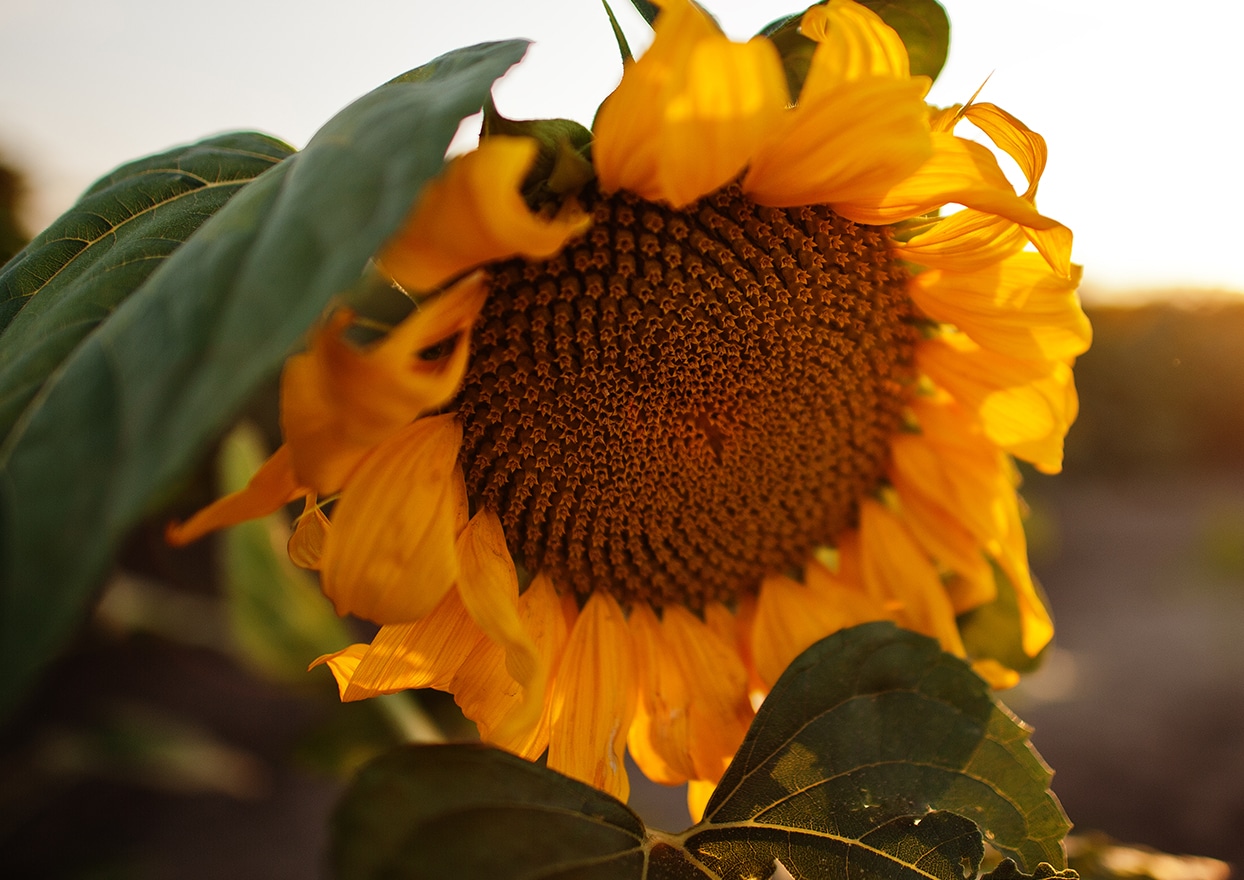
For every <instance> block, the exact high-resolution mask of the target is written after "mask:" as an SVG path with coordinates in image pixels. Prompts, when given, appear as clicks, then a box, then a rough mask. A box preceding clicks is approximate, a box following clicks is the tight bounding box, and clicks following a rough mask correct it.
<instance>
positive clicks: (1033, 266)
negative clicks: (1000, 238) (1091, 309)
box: [909, 251, 1093, 360]
mask: <svg viewBox="0 0 1244 880" xmlns="http://www.w3.org/2000/svg"><path fill="white" fill-rule="evenodd" d="M1074 268H1075V271H1074V272H1073V273H1072V274H1071V275H1070V276H1067V277H1062V276H1059V275H1057V274H1055V273H1054V272H1053V271H1052V270H1051V269H1050V267H1049V266H1048V265H1046V262H1045V260H1044V259H1042V257H1041V256H1040V255H1038V254H1034V253H1029V252H1026V251H1025V252H1020V253H1017V254H1013V255H1011V256H1010V257H1008V258H1006V259H1005V260H1002V261H1001V262H998V263H995V264H994V265H993V266H990V267H987V268H981V269H977V270H976V271H974V272H949V271H932V272H925V273H923V274H921V275H918V276H916V277H915V278H914V279H913V280H912V284H911V285H910V287H909V292H910V295H911V298H912V300H913V301H914V302H915V303H916V305H918V306H920V308H921V309H923V310H924V311H925V312H926V313H927V314H928V315H929V317H931V318H933V319H934V320H937V321H941V322H944V323H947V324H953V325H955V326H956V327H958V328H959V329H960V330H962V331H963V332H964V333H966V334H967V335H968V336H970V337H971V338H972V339H973V340H974V341H975V342H976V343H977V344H978V345H980V346H981V347H983V348H987V349H990V350H992V351H996V352H1001V353H1003V354H1006V355H1010V356H1012V357H1017V358H1028V359H1031V360H1067V359H1069V358H1073V357H1075V356H1076V355H1079V354H1082V353H1083V352H1085V351H1086V350H1087V349H1088V347H1089V343H1090V342H1091V341H1092V337H1093V331H1092V327H1091V325H1090V324H1089V320H1088V318H1087V317H1086V316H1085V314H1084V310H1083V309H1081V308H1080V299H1079V297H1078V296H1077V295H1076V288H1077V287H1079V284H1080V267H1079V266H1076V267H1074Z"/></svg>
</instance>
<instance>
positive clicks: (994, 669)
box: [972, 657, 1019, 691]
mask: <svg viewBox="0 0 1244 880" xmlns="http://www.w3.org/2000/svg"><path fill="white" fill-rule="evenodd" d="M972 671H973V672H975V673H976V674H977V675H979V676H980V677H981V678H983V679H985V681H987V682H988V683H989V686H990V687H991V688H993V689H994V690H996V691H1002V690H1006V689H1007V688H1013V687H1015V685H1017V684H1019V673H1018V672H1016V671H1015V670H1014V669H1007V668H1006V667H1005V666H1003V665H1002V664H1001V663H999V662H998V661H997V660H994V659H992V658H990V657H984V658H982V659H980V660H973V661H972Z"/></svg>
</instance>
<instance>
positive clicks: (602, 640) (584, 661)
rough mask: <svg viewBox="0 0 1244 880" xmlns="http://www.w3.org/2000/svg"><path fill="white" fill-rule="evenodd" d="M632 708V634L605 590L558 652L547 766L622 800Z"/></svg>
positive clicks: (590, 603) (591, 602) (595, 595)
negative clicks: (561, 650)
mask: <svg viewBox="0 0 1244 880" xmlns="http://www.w3.org/2000/svg"><path fill="white" fill-rule="evenodd" d="M634 712H635V679H634V657H633V654H632V648H631V638H630V632H629V630H628V629H627V626H626V619H625V617H624V616H623V614H622V609H621V608H619V607H618V603H617V602H616V601H615V600H614V599H613V597H612V596H610V595H609V594H608V593H602V592H596V593H593V594H592V596H591V598H590V599H588V601H587V604H586V605H585V606H584V608H583V611H582V613H581V614H580V615H579V619H578V620H577V621H576V622H575V626H574V629H573V630H572V631H571V633H570V638H569V639H568V640H567V642H566V650H565V651H563V652H562V660H561V664H560V665H559V666H558V670H557V678H556V679H555V680H554V682H553V697H552V709H551V720H550V731H549V756H548V766H549V769H550V770H556V771H557V772H559V773H564V774H566V775H567V776H570V777H573V778H574V779H578V780H581V781H583V782H586V783H587V784H588V785H591V786H593V787H595V788H599V789H601V790H602V791H606V792H608V793H609V794H611V795H613V796H614V797H616V798H618V799H619V800H623V801H625V800H626V798H627V795H628V794H629V793H630V782H629V781H628V779H627V776H626V765H625V764H624V763H623V760H622V752H623V749H624V748H625V746H626V734H627V731H628V730H629V729H630V726H631V718H632V716H633V715H634Z"/></svg>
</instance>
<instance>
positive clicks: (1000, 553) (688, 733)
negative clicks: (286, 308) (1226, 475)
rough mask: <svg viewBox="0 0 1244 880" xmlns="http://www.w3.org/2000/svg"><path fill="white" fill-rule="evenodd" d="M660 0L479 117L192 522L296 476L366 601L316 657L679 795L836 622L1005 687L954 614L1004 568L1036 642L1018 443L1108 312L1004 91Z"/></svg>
mask: <svg viewBox="0 0 1244 880" xmlns="http://www.w3.org/2000/svg"><path fill="white" fill-rule="evenodd" d="M661 5H662V11H661V15H660V17H659V18H658V20H657V23H656V35H655V39H654V42H653V44H652V46H651V48H650V49H649V50H648V51H647V52H646V53H645V54H644V55H643V56H642V57H641V58H640V59H639V60H637V61H633V62H628V63H627V64H626V67H625V70H624V74H623V77H622V81H621V83H620V84H619V86H618V87H617V89H616V90H615V91H614V92H613V94H612V95H610V96H609V97H608V98H607V99H606V100H605V102H604V103H603V105H602V106H601V108H600V111H599V113H598V115H597V118H596V122H595V124H594V127H593V130H592V131H591V132H588V131H587V130H586V129H583V128H582V127H580V126H577V125H575V124H574V123H567V122H565V121H564V120H546V121H539V122H514V121H510V120H504V119H502V118H501V117H500V116H499V115H497V114H495V113H490V114H489V115H488V122H487V124H486V126H485V130H484V132H483V136H482V138H481V141H480V144H479V146H478V148H477V149H475V150H474V151H472V152H470V153H467V154H465V155H463V156H460V157H458V158H455V159H453V160H451V161H449V162H448V163H447V165H446V167H445V169H444V171H443V173H442V174H441V175H440V177H439V178H437V179H436V180H435V181H433V182H432V183H430V184H429V185H428V186H427V187H426V189H425V191H424V192H423V193H422V195H421V196H420V198H419V200H418V202H417V204H416V205H415V206H414V208H413V210H412V212H411V214H410V217H409V219H408V221H407V223H406V225H405V227H404V228H403V229H402V230H401V231H400V232H399V233H398V234H397V235H396V236H395V237H394V238H393V239H392V240H391V241H390V242H389V244H388V245H387V246H386V247H385V249H384V250H383V251H382V253H381V254H379V255H378V263H379V265H380V266H381V267H382V269H383V270H384V271H385V272H386V273H387V274H388V275H389V276H390V277H391V278H392V279H393V280H394V282H395V283H396V284H397V285H399V286H400V287H401V288H402V289H403V290H405V291H408V292H410V293H411V295H412V298H413V300H414V308H413V310H412V312H411V314H410V316H409V317H408V318H406V319H405V320H404V321H403V322H402V323H401V324H399V325H398V326H397V327H395V328H393V330H392V331H391V332H390V333H389V334H388V335H387V336H385V337H384V338H383V339H381V340H379V341H377V342H375V343H373V344H371V345H369V346H366V347H358V346H355V345H353V344H351V343H349V342H348V341H346V340H345V338H344V336H343V333H344V331H345V330H346V329H347V328H348V327H349V326H350V325H351V324H352V323H353V322H354V320H355V318H354V316H353V315H352V314H351V313H349V312H346V311H338V312H336V313H334V314H333V315H332V316H331V317H330V318H329V319H328V320H327V321H326V322H325V324H324V325H323V327H322V328H321V329H320V330H319V331H317V333H316V334H315V335H314V337H313V338H312V340H311V343H310V347H309V349H308V351H306V352H305V353H302V354H298V355H295V356H294V357H292V358H291V359H290V360H289V362H288V364H287V366H286V369H285V373H284V376H283V379H282V395H283V397H282V427H283V431H284V434H285V440H286V443H285V445H284V446H283V447H282V448H281V449H280V450H279V451H278V452H277V453H276V455H274V456H273V458H272V459H271V460H270V461H269V462H268V464H267V465H265V467H264V469H263V470H261V471H260V473H259V474H258V475H257V476H256V478H255V480H254V481H252V484H251V486H250V487H248V489H246V490H244V491H243V492H241V493H239V494H238V495H235V496H230V497H229V498H225V499H222V500H221V501H220V502H218V503H217V504H216V505H213V506H212V507H210V508H208V509H207V510H205V511H203V512H201V513H200V514H199V515H197V516H196V517H195V518H194V519H192V520H191V521H190V522H188V523H187V524H185V525H184V526H179V527H176V528H175V529H174V530H173V532H172V536H173V537H174V539H176V540H189V539H191V538H193V537H194V536H196V535H198V534H201V533H202V532H204V531H206V530H208V529H210V528H215V527H218V526H220V525H223V524H227V523H228V522H232V521H237V520H238V519H241V518H245V517H248V516H253V515H255V514H256V513H259V512H263V511H264V510H269V509H273V508H275V507H276V506H279V505H280V504H283V503H285V502H287V501H288V500H290V499H293V498H299V497H302V498H305V499H306V502H305V503H306V513H305V514H304V516H303V517H301V518H300V520H299V521H298V525H297V528H296V531H295V534H294V536H293V539H292V542H291V554H292V555H293V556H294V558H295V559H296V561H298V562H299V564H301V565H304V566H307V567H312V568H317V569H319V571H320V573H321V578H322V583H323V587H324V591H325V593H326V594H327V595H328V596H329V597H330V598H331V599H332V600H333V601H334V603H335V604H336V606H337V608H338V610H339V611H340V612H341V613H353V614H357V615H359V616H362V617H366V618H368V619H371V620H374V621H376V622H377V623H380V624H381V625H382V626H381V629H380V632H379V634H378V635H377V636H376V638H375V640H374V641H373V642H372V643H371V644H370V645H353V646H350V647H347V648H345V649H344V650H342V651H340V652H338V653H336V654H333V655H329V656H326V657H323V658H320V661H317V662H325V663H327V665H328V666H329V668H330V669H331V670H332V672H333V674H334V675H335V676H336V678H337V681H338V683H339V685H340V688H341V694H342V697H343V699H358V698H363V697H367V696H371V695H374V694H378V693H386V692H391V691H395V690H400V689H405V688H411V687H436V688H440V689H443V690H448V691H450V692H452V693H453V694H454V695H455V698H456V699H457V700H458V702H459V704H460V705H461V706H462V708H463V710H464V711H465V713H466V714H467V715H468V716H469V717H471V718H473V719H474V720H475V721H476V722H477V723H478V724H479V726H480V730H481V733H482V735H483V736H484V737H485V738H487V739H489V740H491V741H493V742H496V743H498V744H500V745H502V746H504V747H506V748H509V749H511V750H512V751H515V752H516V753H518V754H521V755H525V756H527V757H531V758H535V757H538V756H539V755H540V754H542V753H545V752H546V751H547V754H548V763H549V765H550V766H551V767H553V768H555V769H558V770H561V771H563V772H566V773H568V774H569V775H572V776H575V777H577V778H580V779H584V780H587V781H589V782H591V783H593V784H595V785H597V786H600V787H602V788H605V789H607V790H609V791H611V792H613V793H615V794H619V795H623V796H624V795H625V793H626V790H627V782H626V775H625V770H624V767H623V763H622V755H623V751H624V750H625V749H626V748H628V747H629V750H630V752H631V754H632V756H633V757H634V759H635V760H636V762H637V763H638V764H639V766H640V767H641V768H642V769H643V770H644V772H645V773H647V774H648V775H649V776H650V777H652V778H653V779H656V780H659V781H662V782H669V783H680V782H686V781H690V782H691V783H692V785H691V799H692V805H693V811H694V809H695V807H696V805H698V804H702V803H703V801H704V800H705V799H706V797H707V792H709V791H711V788H712V785H713V784H714V783H715V782H716V780H717V779H718V778H720V775H721V773H722V771H723V770H724V768H725V766H726V764H727V763H728V762H729V759H730V757H731V755H732V753H733V751H734V749H735V748H736V747H737V745H738V743H739V742H740V741H741V739H742V736H743V733H744V731H745V730H746V728H747V725H748V723H749V721H750V719H751V716H752V713H753V709H752V706H753V700H754V698H758V697H760V696H762V695H763V694H764V693H765V691H766V690H767V689H768V688H769V687H771V686H772V685H773V683H774V682H775V680H776V679H777V677H778V676H779V675H780V674H781V672H782V670H783V668H784V667H785V666H786V664H787V663H789V661H790V660H791V659H792V658H793V657H795V656H796V655H797V654H798V653H799V652H800V651H802V650H803V649H804V648H806V647H807V646H808V645H810V644H811V643H812V642H814V641H816V640H818V639H820V638H823V637H824V636H826V635H828V634H830V633H832V632H834V631H836V630H838V629H841V628H843V627H846V626H851V625H854V624H857V623H861V622H865V621H870V620H878V619H891V620H895V621H897V622H898V623H899V624H901V625H903V626H906V627H908V628H910V629H914V630H917V631H920V632H924V633H927V634H930V635H933V636H935V637H936V638H938V639H939V640H940V641H941V643H942V645H943V647H944V648H945V649H946V650H948V651H952V652H954V653H957V654H959V655H961V656H968V657H969V658H970V659H973V660H974V661H976V663H977V668H978V669H979V670H980V671H981V672H982V674H985V675H987V676H989V677H990V679H991V680H992V681H994V682H995V683H997V684H1006V683H1010V682H1011V681H1013V679H1014V677H1015V673H1014V672H1013V671H1012V668H1011V667H1013V666H1015V665H1020V664H1017V663H1016V662H1015V661H1014V659H1013V658H1003V657H999V656H995V655H994V654H990V653H988V652H987V651H986V650H985V649H983V648H981V647H980V646H979V645H978V644H976V643H975V642H974V641H973V639H971V638H969V639H968V640H967V642H966V643H965V639H964V636H963V632H962V631H961V629H960V623H961V620H962V618H961V615H963V614H965V613H966V612H969V611H971V610H972V609H976V608H980V607H982V606H986V605H988V604H989V603H992V602H995V601H997V600H998V598H999V595H998V593H999V589H1000V587H1001V588H1002V589H1005V590H1006V591H1007V595H1006V596H1005V597H1004V598H1005V599H1006V601H1007V602H1008V603H1010V604H1012V605H1013V607H1015V608H1016V609H1017V611H1016V614H1015V616H1014V629H1015V632H1014V638H1015V641H1016V642H1017V644H1018V645H1019V647H1018V648H1017V654H1018V656H1019V657H1021V658H1024V657H1034V656H1036V654H1037V653H1039V651H1040V650H1041V649H1042V647H1043V646H1044V645H1045V644H1046V643H1047V642H1048V640H1049V638H1050V636H1051V633H1052V627H1051V624H1050V619H1049V616H1048V613H1047V612H1046V610H1045V608H1044V606H1043V604H1042V602H1041V599H1040V598H1039V594H1038V591H1037V589H1036V587H1035V586H1034V584H1033V582H1032V578H1031V575H1030V574H1029V571H1028V564H1027V558H1026V549H1025V541H1024V533H1023V527H1022V523H1021V516H1020V504H1019V501H1018V498H1017V495H1016V482H1017V481H1016V478H1015V469H1014V466H1013V463H1012V457H1017V458H1022V459H1025V460H1028V461H1031V462H1032V463H1034V464H1035V465H1036V466H1037V467H1038V468H1040V469H1042V470H1047V471H1053V470H1057V469H1058V468H1059V466H1060V464H1061V455H1062V441H1063V436H1064V435H1065V433H1066V431H1067V428H1068V426H1069V424H1070V422H1071V421H1072V419H1074V417H1075V408H1076V398H1075V391H1074V386H1073V384H1072V379H1071V366H1072V363H1073V360H1074V358H1075V357H1076V356H1077V355H1078V354H1080V353H1081V352H1082V351H1084V350H1085V348H1086V347H1087V345H1088V342H1089V328H1088V324H1087V321H1086V320H1085V318H1084V315H1083V313H1082V311H1081V310H1080V307H1079V304H1078V301H1077V299H1076V294H1075V289H1076V286H1077V281H1078V277H1079V275H1078V269H1077V268H1076V267H1073V266H1072V265H1071V263H1070V244H1071V238H1070V233H1069V232H1068V231H1067V229H1066V228H1065V227H1063V226H1062V225H1060V224H1058V223H1057V222H1055V221H1053V220H1050V219H1049V218H1047V217H1045V216H1043V215H1041V214H1040V213H1039V212H1038V211H1037V210H1036V207H1035V204H1034V200H1035V195H1036V188H1037V183H1038V180H1039V178H1040V176H1041V173H1042V171H1043V166H1044V161H1045V145H1044V142H1043V141H1042V139H1041V138H1040V136H1039V135H1037V134H1036V133H1034V132H1032V131H1031V130H1029V129H1028V128H1027V127H1025V126H1024V125H1023V124H1022V123H1021V122H1019V120H1018V119H1016V118H1015V117H1013V116H1010V115H1009V114H1007V113H1005V112H1004V111H1002V110H1000V109H999V108H997V107H994V106H993V105H990V104H983V103H969V104H968V105H966V106H960V107H955V108H949V109H948V110H944V111H939V110H936V109H933V108H930V107H928V106H927V105H926V104H925V100H924V98H925V94H926V92H927V89H928V85H929V80H928V78H927V77H925V76H920V75H913V74H912V71H911V63H910V61H909V57H908V54H907V51H906V49H905V47H904V44H903V42H902V40H901V39H900V38H899V36H898V35H897V34H896V33H895V31H894V30H892V29H891V28H889V27H888V26H887V25H886V24H885V23H884V22H883V21H882V20H881V19H880V18H879V17H878V16H877V15H875V14H874V13H873V12H871V11H870V10H868V9H866V8H865V7H863V6H860V5H857V4H855V3H853V2H851V0H830V2H829V3H827V4H825V5H821V6H816V7H813V8H812V9H810V10H809V11H808V12H807V13H805V14H804V15H803V16H802V17H801V18H800V19H798V22H797V24H795V23H793V22H792V23H791V24H789V25H787V26H784V27H780V28H778V29H777V30H776V31H775V34H774V39H773V40H770V39H768V38H765V37H759V38H757V39H754V40H751V41H749V42H745V43H738V42H734V41H732V40H730V39H728V38H727V37H725V36H724V35H723V34H722V33H721V32H720V31H719V30H718V29H717V26H716V25H715V24H714V22H713V21H712V20H711V19H710V18H708V17H707V16H706V15H705V14H704V13H703V12H702V11H701V10H700V8H699V7H698V6H696V5H695V4H693V3H691V2H689V0H666V2H663V3H662V4H661ZM792 96H794V99H792ZM965 121H967V122H971V123H973V124H975V126H976V127H977V128H978V129H979V130H980V131H982V132H983V133H984V135H985V136H986V137H987V139H988V140H989V141H992V143H993V145H994V146H995V147H997V148H999V149H1001V150H1003V151H1004V152H1006V153H1007V154H1009V155H1010V156H1011V157H1012V158H1013V159H1014V160H1015V161H1016V162H1017V164H1018V165H1019V167H1020V168H1021V169H1022V170H1023V171H1024V173H1025V174H1026V176H1027V185H1026V189H1024V190H1023V191H1022V192H1016V190H1015V189H1014V188H1013V187H1012V185H1011V184H1010V183H1009V182H1008V181H1007V180H1006V178H1005V176H1004V175H1003V174H1002V172H1001V170H1000V169H999V167H998V164H997V161H996V159H995V157H994V154H993V152H992V151H991V150H990V149H989V148H988V147H987V146H985V145H983V144H981V143H978V142H976V141H973V140H969V139H966V138H963V137H960V136H959V135H957V134H956V133H955V129H956V127H957V126H958V125H959V124H960V123H963V122H965ZM949 206H955V207H956V208H957V210H954V211H952V212H945V211H943V209H944V208H947V207H949ZM1007 664H1009V666H1008V665H1007Z"/></svg>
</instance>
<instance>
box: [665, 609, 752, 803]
mask: <svg viewBox="0 0 1244 880" xmlns="http://www.w3.org/2000/svg"><path fill="white" fill-rule="evenodd" d="M661 630H662V633H663V636H664V640H665V644H666V646H667V649H668V651H669V655H670V657H672V659H673V660H674V662H675V663H676V664H677V666H678V669H679V670H680V672H681V675H682V678H683V680H684V681H685V682H687V688H686V691H687V694H688V695H689V697H690V699H689V701H688V704H687V707H686V714H687V717H688V724H687V734H688V744H689V748H690V753H691V760H692V763H693V765H694V767H695V776H696V777H697V778H700V779H709V780H713V781H716V780H718V779H720V778H721V774H722V773H724V772H725V770H726V767H727V766H729V764H730V761H731V759H732V758H733V757H734V753H735V751H737V750H738V747H739V744H740V743H741V742H743V736H744V735H745V734H746V733H747V727H748V725H749V724H751V720H752V711H751V705H750V703H749V702H748V699H747V670H746V669H744V668H743V661H742V660H741V659H740V657H739V652H738V650H737V648H735V647H734V646H732V645H731V644H730V643H729V642H728V641H726V640H725V639H723V638H721V637H720V636H719V635H718V634H717V633H716V632H715V631H714V630H713V629H712V628H711V627H710V626H708V625H707V624H706V623H704V622H703V621H701V620H700V619H699V618H697V617H696V616H695V615H694V614H692V613H691V612H690V611H688V610H687V609H686V608H684V607H682V606H681V605H668V606H666V608H665V610H664V614H663V618H662V621H661Z"/></svg>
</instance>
